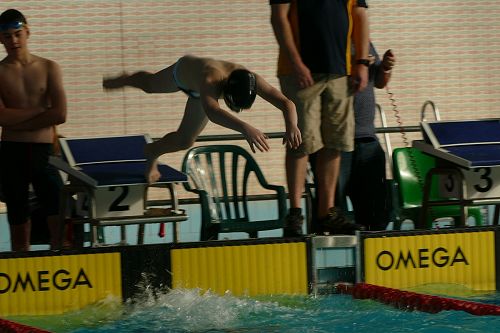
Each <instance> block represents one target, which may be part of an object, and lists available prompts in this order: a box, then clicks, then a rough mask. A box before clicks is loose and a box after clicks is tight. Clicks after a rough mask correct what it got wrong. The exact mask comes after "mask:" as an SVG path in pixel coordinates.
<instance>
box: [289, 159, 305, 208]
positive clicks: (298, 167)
mask: <svg viewBox="0 0 500 333" xmlns="http://www.w3.org/2000/svg"><path fill="white" fill-rule="evenodd" d="M307 162H308V157H307V155H297V154H293V153H290V152H287V153H286V178H287V186H288V192H289V194H288V195H289V200H290V208H300V207H301V201H302V193H304V185H305V181H304V180H305V178H306V171H307Z"/></svg>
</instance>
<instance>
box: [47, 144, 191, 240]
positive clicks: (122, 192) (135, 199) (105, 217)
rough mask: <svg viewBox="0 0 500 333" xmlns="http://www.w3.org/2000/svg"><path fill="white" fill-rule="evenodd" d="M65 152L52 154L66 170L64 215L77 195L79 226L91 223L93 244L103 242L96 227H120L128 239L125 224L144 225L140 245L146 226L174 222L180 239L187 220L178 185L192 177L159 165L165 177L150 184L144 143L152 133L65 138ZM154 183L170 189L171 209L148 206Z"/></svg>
mask: <svg viewBox="0 0 500 333" xmlns="http://www.w3.org/2000/svg"><path fill="white" fill-rule="evenodd" d="M59 141H60V144H61V150H62V156H61V157H51V159H50V163H51V164H52V165H54V166H55V167H56V168H58V169H59V170H61V171H62V172H64V173H65V174H67V176H68V179H67V182H66V184H65V185H64V187H63V189H62V192H61V206H62V207H61V210H60V212H61V213H60V214H61V218H64V214H65V212H66V207H65V204H66V202H67V201H68V197H69V196H73V195H76V197H77V207H76V212H77V215H78V216H82V218H77V219H76V220H73V222H74V223H77V224H85V223H90V225H91V229H92V230H91V231H92V232H91V244H92V246H96V245H99V240H98V237H97V228H98V227H104V226H120V227H121V241H122V243H125V242H126V240H125V228H124V226H125V225H128V224H139V225H140V228H139V236H138V243H139V244H142V242H143V233H144V224H147V223H164V222H171V223H172V224H173V241H174V242H177V224H176V223H177V222H181V221H185V220H187V218H188V217H187V215H186V214H185V212H184V210H182V209H180V208H179V204H178V198H177V191H176V188H175V187H176V184H178V183H182V182H186V181H187V176H186V175H185V174H183V173H182V172H180V171H177V170H175V169H173V168H171V167H169V166H168V165H165V164H160V165H159V166H158V168H159V170H160V172H161V174H162V177H161V179H160V180H159V181H158V182H156V183H154V184H152V185H149V184H148V183H147V181H146V178H145V176H144V171H145V169H146V158H145V156H144V146H145V145H146V144H147V143H149V142H151V141H152V140H151V138H150V137H149V136H147V135H127V136H110V137H92V138H60V139H59ZM149 187H165V188H167V189H168V190H169V192H170V199H171V200H170V202H171V207H169V208H167V209H157V208H149V207H148V201H147V194H148V188H149Z"/></svg>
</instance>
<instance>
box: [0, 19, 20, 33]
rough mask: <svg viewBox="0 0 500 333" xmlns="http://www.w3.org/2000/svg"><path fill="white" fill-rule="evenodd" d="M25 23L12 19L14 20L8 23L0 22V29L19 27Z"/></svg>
mask: <svg viewBox="0 0 500 333" xmlns="http://www.w3.org/2000/svg"><path fill="white" fill-rule="evenodd" d="M24 25H25V23H24V22H21V21H14V22H9V23H3V24H0V31H7V30H9V29H15V30H17V29H21V28H22V27H23V26H24Z"/></svg>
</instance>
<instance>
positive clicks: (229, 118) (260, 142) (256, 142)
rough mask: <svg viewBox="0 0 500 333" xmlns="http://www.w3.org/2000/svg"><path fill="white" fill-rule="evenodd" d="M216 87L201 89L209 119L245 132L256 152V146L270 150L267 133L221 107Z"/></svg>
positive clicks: (202, 101) (202, 99)
mask: <svg viewBox="0 0 500 333" xmlns="http://www.w3.org/2000/svg"><path fill="white" fill-rule="evenodd" d="M215 89H216V88H215V87H213V86H209V85H207V86H205V87H203V86H202V88H201V89H200V96H201V97H200V99H201V105H202V107H203V110H204V111H205V113H206V115H207V117H208V119H209V120H210V121H212V122H214V123H216V124H217V125H220V126H224V127H226V128H230V129H232V130H235V131H237V132H240V133H241V134H243V135H244V136H245V139H246V140H247V142H248V144H249V145H250V148H251V149H252V151H253V152H254V153H255V152H256V150H255V148H257V149H258V150H260V151H262V152H264V151H268V150H269V144H268V142H267V139H268V137H267V135H265V134H264V133H262V132H261V131H260V130H258V129H257V128H255V127H253V126H252V125H250V124H248V123H246V122H244V121H243V120H241V119H239V118H238V117H236V116H234V115H233V114H232V113H230V112H229V111H227V110H224V109H223V108H221V107H220V105H219V102H218V100H217V97H216V96H218V95H217V92H216V90H215Z"/></svg>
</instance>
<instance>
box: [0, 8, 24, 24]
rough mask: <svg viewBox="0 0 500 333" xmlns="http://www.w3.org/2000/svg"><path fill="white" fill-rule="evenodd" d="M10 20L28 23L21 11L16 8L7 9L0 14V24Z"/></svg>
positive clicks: (10, 21)
mask: <svg viewBox="0 0 500 333" xmlns="http://www.w3.org/2000/svg"><path fill="white" fill-rule="evenodd" d="M12 22H23V23H24V24H28V22H27V21H26V17H25V16H24V15H23V13H21V12H20V11H18V10H17V9H7V10H6V11H4V12H3V13H2V14H1V15H0V24H6V23H12Z"/></svg>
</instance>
